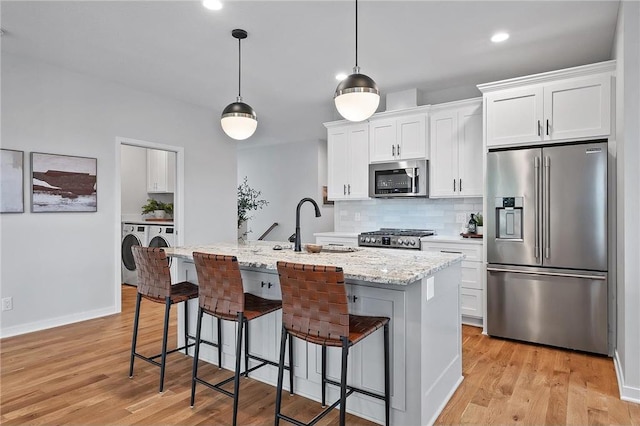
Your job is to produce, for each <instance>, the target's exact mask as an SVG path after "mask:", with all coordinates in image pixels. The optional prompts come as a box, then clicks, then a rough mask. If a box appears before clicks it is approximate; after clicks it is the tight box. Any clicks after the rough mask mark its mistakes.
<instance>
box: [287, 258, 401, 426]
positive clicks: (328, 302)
mask: <svg viewBox="0 0 640 426" xmlns="http://www.w3.org/2000/svg"><path fill="white" fill-rule="evenodd" d="M277 266H278V275H279V277H280V289H281V290H282V340H281V343H280V363H281V365H280V369H279V371H278V389H277V394H276V418H275V424H276V425H278V424H279V423H280V419H283V420H285V421H288V422H291V423H294V424H304V423H301V422H300V421H299V420H296V419H294V418H292V417H289V416H286V415H284V414H282V413H281V411H280V406H281V390H282V373H283V369H282V363H283V362H284V352H283V351H284V347H285V344H286V341H287V337H288V336H289V335H291V336H294V337H297V338H299V339H302V340H305V341H307V342H310V343H314V344H317V345H321V346H322V405H323V406H325V397H326V394H325V387H326V384H327V383H328V384H332V385H337V386H340V399H339V400H338V401H336V402H335V403H333V404H332V405H330V406H329V407H328V408H326V409H325V410H323V411H322V412H321V413H320V414H319V415H317V416H316V417H315V418H314V419H313V420H311V422H310V423H308V424H309V425H312V424H315V423H316V422H317V421H318V420H320V419H321V418H322V417H324V416H325V415H326V414H328V413H329V411H330V410H332V409H333V408H335V407H336V406H338V404H339V405H340V424H341V425H344V424H345V418H346V417H345V416H346V399H347V396H348V395H350V394H351V393H353V392H360V393H365V394H367V395H369V396H373V397H376V398H379V399H382V400H384V401H385V420H386V423H385V424H387V425H388V424H389V413H390V400H389V398H390V395H389V387H390V385H389V318H387V317H377V316H361V315H350V314H349V308H348V302H347V293H346V289H345V286H344V273H343V271H342V268H339V267H335V266H319V265H306V264H301V263H290V262H278V264H277ZM380 328H383V329H384V360H385V366H384V368H385V372H384V376H385V394H384V395H376V394H372V393H371V392H369V391H365V390H362V389H358V388H355V387H352V386H348V385H347V357H348V354H349V348H350V347H351V346H353V345H354V344H356V343H358V342H359V341H361V340H362V339H364V338H365V337H367V336H368V335H370V334H371V333H373V332H375V331H376V330H378V329H380ZM329 346H333V347H341V348H342V370H341V371H342V373H341V380H340V382H335V381H333V380H330V379H328V378H327V372H326V358H327V357H326V348H327V347H329Z"/></svg>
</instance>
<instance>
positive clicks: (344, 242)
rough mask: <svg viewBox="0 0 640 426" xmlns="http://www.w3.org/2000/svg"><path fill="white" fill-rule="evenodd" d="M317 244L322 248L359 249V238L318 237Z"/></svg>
mask: <svg viewBox="0 0 640 426" xmlns="http://www.w3.org/2000/svg"><path fill="white" fill-rule="evenodd" d="M316 244H320V245H322V246H343V247H358V237H357V236H354V237H346V236H345V237H338V236H326V235H316Z"/></svg>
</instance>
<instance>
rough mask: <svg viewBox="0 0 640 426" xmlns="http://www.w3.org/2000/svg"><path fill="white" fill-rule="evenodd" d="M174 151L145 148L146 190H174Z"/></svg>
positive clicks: (153, 191)
mask: <svg viewBox="0 0 640 426" xmlns="http://www.w3.org/2000/svg"><path fill="white" fill-rule="evenodd" d="M175 185H176V153H175V152H170V151H163V150H160V149H147V192H148V193H169V192H174V191H175Z"/></svg>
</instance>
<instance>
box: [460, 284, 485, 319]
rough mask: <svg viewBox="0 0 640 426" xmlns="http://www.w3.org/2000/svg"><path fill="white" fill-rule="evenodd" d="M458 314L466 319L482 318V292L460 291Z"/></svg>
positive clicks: (472, 289) (474, 290)
mask: <svg viewBox="0 0 640 426" xmlns="http://www.w3.org/2000/svg"><path fill="white" fill-rule="evenodd" d="M460 313H461V314H462V315H464V316H467V317H474V318H482V315H483V310H482V290H478V289H475V288H461V289H460Z"/></svg>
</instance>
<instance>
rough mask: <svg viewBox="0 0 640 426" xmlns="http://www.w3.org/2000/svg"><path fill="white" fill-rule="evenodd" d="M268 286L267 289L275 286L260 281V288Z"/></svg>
mask: <svg viewBox="0 0 640 426" xmlns="http://www.w3.org/2000/svg"><path fill="white" fill-rule="evenodd" d="M265 285H266V286H267V288H271V287H273V284H271V283H270V282H269V283H265V282H264V281H260V287H262V288H264V286H265Z"/></svg>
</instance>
